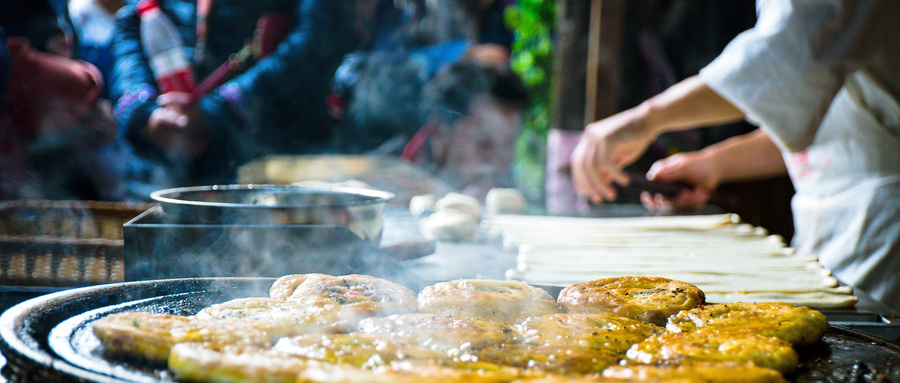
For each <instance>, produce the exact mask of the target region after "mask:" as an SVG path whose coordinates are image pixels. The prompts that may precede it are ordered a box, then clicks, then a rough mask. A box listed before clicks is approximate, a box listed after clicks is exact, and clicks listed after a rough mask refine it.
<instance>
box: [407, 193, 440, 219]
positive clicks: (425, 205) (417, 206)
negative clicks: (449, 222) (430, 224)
mask: <svg viewBox="0 0 900 383" xmlns="http://www.w3.org/2000/svg"><path fill="white" fill-rule="evenodd" d="M434 201H435V197H434V194H422V195H417V196H413V197H412V198H410V199H409V211H410V212H411V213H412V214H413V215H415V216H419V215H422V214H425V212H426V211H430V210H434Z"/></svg>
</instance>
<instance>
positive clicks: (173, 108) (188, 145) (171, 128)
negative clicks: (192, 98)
mask: <svg viewBox="0 0 900 383" xmlns="http://www.w3.org/2000/svg"><path fill="white" fill-rule="evenodd" d="M188 99H189V95H188V94H187V93H179V92H172V93H166V94H163V95H160V96H159V98H157V100H156V103H157V104H158V105H159V108H156V110H154V111H153V113H152V114H151V115H150V120H149V121H148V122H147V137H148V138H149V140H150V142H152V143H153V144H155V145H156V146H157V147H158V148H159V149H160V150H161V151H162V153H163V154H164V155H165V156H166V158H168V159H169V160H174V161H189V160H192V159H194V158H197V157H198V156H200V155H201V154H203V153H204V152H205V151H206V148H207V146H208V145H209V136H208V134H207V132H206V127H205V124H204V123H203V117H202V116H201V114H200V110H199V108H198V107H197V106H196V105H191V106H187V103H188Z"/></svg>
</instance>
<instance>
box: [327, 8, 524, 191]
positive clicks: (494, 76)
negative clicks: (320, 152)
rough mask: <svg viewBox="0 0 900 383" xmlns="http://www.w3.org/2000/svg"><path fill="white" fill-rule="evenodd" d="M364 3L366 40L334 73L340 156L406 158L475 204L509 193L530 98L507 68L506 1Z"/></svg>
mask: <svg viewBox="0 0 900 383" xmlns="http://www.w3.org/2000/svg"><path fill="white" fill-rule="evenodd" d="M358 3H359V4H365V5H367V7H361V9H362V12H361V13H358V20H361V22H360V23H359V25H360V26H361V35H363V36H366V37H368V38H367V39H363V40H362V41H363V42H364V44H363V45H361V46H360V48H359V49H358V50H357V51H355V52H354V53H353V54H351V55H348V56H347V57H346V58H345V60H344V63H343V64H342V65H341V67H340V68H339V69H338V71H337V73H336V74H335V83H334V94H333V95H332V96H330V97H331V99H330V102H329V106H330V107H331V111H332V114H333V115H334V116H335V117H336V118H339V119H340V120H341V121H340V124H339V126H338V136H337V140H336V150H337V151H338V152H341V153H354V154H355V153H370V154H391V155H403V157H404V158H406V159H409V160H413V161H414V162H417V163H419V164H420V165H422V166H424V167H426V168H428V169H429V170H431V171H433V172H434V173H435V174H436V175H439V176H440V177H441V178H444V179H445V180H446V181H448V182H449V183H450V184H452V185H455V186H457V187H459V188H460V190H466V189H469V191H470V192H471V193H470V194H473V195H479V194H482V195H483V194H484V193H486V191H487V188H488V185H487V184H494V185H504V186H510V185H509V183H508V182H505V181H508V180H509V175H508V174H507V173H508V170H509V167H510V166H511V164H512V158H513V155H514V141H515V137H516V135H517V133H518V129H519V125H520V124H521V121H520V116H519V113H520V112H521V108H522V107H524V99H525V95H524V90H523V88H522V86H521V84H520V81H519V79H518V77H517V76H516V75H515V74H513V73H512V72H511V71H510V70H509V68H508V60H509V46H508V44H510V43H511V40H512V37H511V33H510V32H509V31H508V30H507V29H506V28H505V26H504V25H503V20H502V12H503V9H505V7H506V6H507V5H508V2H503V1H469V0H454V1H443V2H437V1H420V2H414V1H407V2H394V1H388V0H360V1H359V2H358ZM359 15H362V16H361V17H360V16H359ZM365 42H368V43H365ZM457 128H458V129H457ZM426 140H427V141H428V142H427V143H425V141H426ZM479 145H480V148H481V149H480V150H479V149H478V147H479ZM463 152H465V153H463ZM404 153H405V154H404ZM488 169H492V170H490V171H489V170H488ZM475 173H478V174H475ZM488 180H492V182H486V181H488ZM476 183H481V184H482V185H480V186H474V185H475V184H476ZM470 186H471V187H470Z"/></svg>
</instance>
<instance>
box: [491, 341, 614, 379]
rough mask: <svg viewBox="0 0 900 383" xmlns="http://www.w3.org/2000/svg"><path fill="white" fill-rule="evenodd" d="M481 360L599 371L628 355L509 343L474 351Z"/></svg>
mask: <svg viewBox="0 0 900 383" xmlns="http://www.w3.org/2000/svg"><path fill="white" fill-rule="evenodd" d="M474 353H475V355H476V356H477V357H478V360H479V361H481V362H487V363H494V364H499V365H503V366H510V367H516V368H526V369H534V370H539V371H544V372H547V373H551V374H599V373H601V372H603V369H605V368H606V367H609V366H612V365H614V364H616V363H618V362H619V360H622V359H623V358H624V357H625V356H624V355H622V354H617V353H615V352H612V351H607V350H596V349H592V348H587V347H554V346H535V345H530V344H505V345H501V346H495V347H488V348H484V349H481V350H477V351H475V352H474Z"/></svg>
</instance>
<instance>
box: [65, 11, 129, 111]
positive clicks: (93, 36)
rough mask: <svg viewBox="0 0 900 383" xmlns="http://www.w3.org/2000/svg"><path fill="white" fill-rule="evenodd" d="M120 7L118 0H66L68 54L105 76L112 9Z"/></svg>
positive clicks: (108, 65)
mask: <svg viewBox="0 0 900 383" xmlns="http://www.w3.org/2000/svg"><path fill="white" fill-rule="evenodd" d="M121 7H122V0H70V1H68V4H67V9H66V14H67V15H68V19H69V23H70V24H71V26H72V40H73V47H72V54H73V55H74V57H76V58H78V59H80V60H84V61H87V62H89V63H91V64H94V66H96V67H97V69H99V70H100V73H101V74H102V75H103V78H107V79H108V78H110V70H111V69H112V64H113V56H112V43H113V37H114V35H115V32H116V12H118V10H119V8H121ZM108 89H109V88H108V87H105V88H104V89H103V97H104V98H107V99H108V98H109V90H108Z"/></svg>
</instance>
